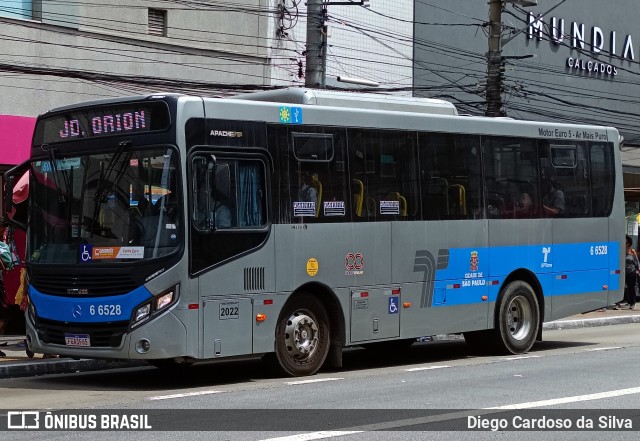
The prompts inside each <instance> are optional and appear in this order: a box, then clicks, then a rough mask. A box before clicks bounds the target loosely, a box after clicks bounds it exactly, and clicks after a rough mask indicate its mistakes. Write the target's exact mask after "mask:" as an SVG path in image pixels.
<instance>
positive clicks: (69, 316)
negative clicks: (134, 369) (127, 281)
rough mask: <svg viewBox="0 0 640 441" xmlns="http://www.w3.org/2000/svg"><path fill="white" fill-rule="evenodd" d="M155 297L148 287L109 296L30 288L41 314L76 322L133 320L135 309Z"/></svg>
mask: <svg viewBox="0 0 640 441" xmlns="http://www.w3.org/2000/svg"><path fill="white" fill-rule="evenodd" d="M151 297H153V296H152V294H151V293H150V292H149V290H147V289H146V288H145V287H144V286H141V287H139V288H136V289H135V290H133V291H131V292H129V293H127V294H121V295H116V296H106V297H80V296H78V297H63V296H52V295H47V294H44V293H41V292H40V291H38V290H37V289H35V288H34V287H33V286H30V287H29V301H31V302H33V305H34V306H35V308H36V313H37V314H38V317H42V318H45V319H49V320H57V321H64V322H73V323H102V322H114V321H125V320H126V321H129V320H130V319H131V314H132V312H133V309H134V308H135V307H136V306H137V305H139V304H140V303H142V302H144V301H145V300H148V299H150V298H151Z"/></svg>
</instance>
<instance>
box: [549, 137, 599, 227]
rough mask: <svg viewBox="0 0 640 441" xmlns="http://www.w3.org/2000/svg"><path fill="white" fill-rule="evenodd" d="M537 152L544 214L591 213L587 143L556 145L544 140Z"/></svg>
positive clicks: (579, 215) (566, 215) (574, 215)
mask: <svg viewBox="0 0 640 441" xmlns="http://www.w3.org/2000/svg"><path fill="white" fill-rule="evenodd" d="M538 152H539V157H540V168H541V176H542V179H541V181H540V195H541V197H542V217H545V216H546V217H589V216H591V188H590V184H589V162H588V156H587V145H586V143H585V142H574V143H571V144H564V145H555V144H548V143H546V142H541V144H540V148H539V150H538Z"/></svg>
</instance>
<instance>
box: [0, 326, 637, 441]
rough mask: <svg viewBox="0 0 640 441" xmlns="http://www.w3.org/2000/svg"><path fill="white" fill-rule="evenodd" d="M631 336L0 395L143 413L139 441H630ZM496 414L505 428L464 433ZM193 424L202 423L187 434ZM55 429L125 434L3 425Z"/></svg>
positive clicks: (29, 385) (108, 374) (63, 383)
mask: <svg viewBox="0 0 640 441" xmlns="http://www.w3.org/2000/svg"><path fill="white" fill-rule="evenodd" d="M639 336H640V324H629V325H617V326H606V327H597V328H581V329H569V330H558V331H548V332H545V341H544V342H541V343H538V344H537V345H536V346H535V347H534V349H533V350H532V351H531V352H530V353H529V354H526V355H524V356H519V357H510V356H475V355H470V354H469V351H468V350H467V348H466V346H465V344H464V342H463V341H442V342H429V343H421V344H416V345H414V347H412V348H411V349H409V350H408V351H405V352H401V353H389V352H385V351H380V350H364V349H358V350H351V351H348V352H347V353H346V354H345V366H344V368H343V369H341V370H339V371H335V372H332V371H323V372H320V373H319V374H318V375H315V376H313V377H308V378H282V377H274V376H272V375H270V374H269V373H268V372H266V371H265V369H264V365H263V364H262V363H261V362H259V361H251V362H234V363H226V364H216V365H208V366H199V367H196V368H194V369H191V370H189V371H187V372H180V373H175V372H173V373H167V372H163V371H160V370H158V369H155V368H147V367H140V368H130V369H120V370H109V371H97V372H84V373H76V374H65V375H49V376H42V377H30V378H15V379H3V380H0V402H2V403H3V405H2V407H3V408H5V409H20V410H41V411H45V410H49V409H52V410H53V414H54V415H62V414H65V413H67V414H69V413H73V412H69V411H68V409H89V410H90V412H94V413H97V414H99V413H113V412H116V411H117V410H121V409H125V410H129V411H131V413H132V414H135V413H140V414H145V413H148V414H149V415H150V418H151V421H150V423H151V424H152V425H153V426H155V427H154V429H157V430H154V431H151V432H147V433H131V432H127V433H126V437H127V438H128V439H129V438H131V439H138V438H139V439H145V440H149V439H172V440H174V439H190V440H192V439H228V440H241V439H242V440H247V439H249V440H265V439H270V438H278V437H285V438H284V441H303V440H310V439H325V438H331V437H336V436H337V435H340V436H339V439H342V440H345V441H352V440H365V439H371V438H375V439H389V440H396V439H397V440H400V439H402V440H408V439H425V438H428V439H452V438H455V439H496V437H500V439H514V438H516V437H517V439H534V438H533V437H534V436H535V439H536V440H540V439H541V438H542V439H556V438H557V437H558V436H559V435H560V436H561V437H562V439H585V438H595V437H597V438H598V439H603V440H606V439H616V440H617V439H632V438H633V439H637V436H638V433H637V432H638V430H640V380H639V379H638V373H640V371H639V370H638V366H639V364H638V360H640V339H639V338H638V337H639ZM510 407H516V408H517V409H516V410H510V409H509V408H510ZM221 409H232V410H225V411H221ZM60 410H67V411H66V412H64V411H63V412H60ZM505 411H510V412H511V413H506V414H505V413H504V412H505ZM154 412H155V413H154ZM513 412H516V413H513ZM99 417H100V415H98V418H99ZM513 417H519V418H523V419H525V420H526V421H530V420H532V419H536V418H538V419H539V418H546V419H562V420H564V419H568V420H569V421H570V423H571V424H573V427H572V429H574V430H575V425H577V424H578V421H577V420H578V418H580V417H582V418H583V419H586V420H591V421H592V422H594V423H595V424H594V425H595V427H594V428H595V429H598V428H599V426H600V425H601V424H602V425H603V428H606V429H611V428H612V427H611V425H612V424H613V425H617V424H619V425H623V426H624V425H625V424H627V423H629V422H630V423H631V424H632V430H631V431H628V430H627V431H625V430H610V431H604V432H597V433H595V432H592V431H589V432H584V431H582V432H580V431H568V432H562V433H559V432H556V431H546V430H545V431H542V432H528V431H525V432H523V431H520V430H518V431H512V430H511V429H513V427H511V425H512V423H513V422H512V419H513ZM565 417H566V418H565ZM470 418H471V419H470ZM600 418H604V420H602V421H600ZM501 419H504V420H506V421H507V423H508V426H509V427H507V429H509V430H507V431H504V430H498V431H491V428H490V427H488V428H486V429H482V430H481V431H469V430H467V429H468V428H469V426H470V425H473V424H499V423H500V420H501ZM484 420H488V421H489V422H487V423H483V421H484ZM611 420H612V421H611ZM494 421H498V422H497V423H495V422H494ZM381 423H384V424H382V425H380V424H381ZM623 428H624V427H623ZM198 429H200V430H209V431H208V432H205V431H201V432H186V431H187V430H198ZM444 429H453V430H455V431H453V432H452V431H443V430H444ZM518 429H521V427H520V428H518ZM164 430H180V431H175V432H164ZM211 430H219V431H218V432H211ZM327 430H331V432H326V431H327ZM373 430H377V431H375V432H372V431H373ZM381 430H385V431H381ZM427 430H428V432H427ZM169 434H170V435H169ZM58 435H59V436H60V439H88V438H89V437H90V438H92V439H93V438H95V439H122V437H123V435H125V433H124V432H92V433H91V434H89V433H87V432H55V433H52V432H47V431H41V432H24V431H12V433H11V439H56V437H58ZM427 435H428V436H427ZM586 435H588V436H586ZM0 438H2V432H0ZM7 439H8V438H7Z"/></svg>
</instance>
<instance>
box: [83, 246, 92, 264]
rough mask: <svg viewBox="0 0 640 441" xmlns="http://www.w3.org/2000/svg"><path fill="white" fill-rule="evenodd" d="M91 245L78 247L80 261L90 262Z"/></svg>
mask: <svg viewBox="0 0 640 441" xmlns="http://www.w3.org/2000/svg"><path fill="white" fill-rule="evenodd" d="M92 254H93V245H80V261H81V262H91V259H92Z"/></svg>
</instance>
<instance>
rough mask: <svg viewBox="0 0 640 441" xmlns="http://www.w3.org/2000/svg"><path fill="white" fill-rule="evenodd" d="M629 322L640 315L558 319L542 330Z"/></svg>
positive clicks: (455, 336)
mask: <svg viewBox="0 0 640 441" xmlns="http://www.w3.org/2000/svg"><path fill="white" fill-rule="evenodd" d="M629 323H640V315H620V316H615V317H597V318H588V319H574V320H557V321H554V322H548V323H543V324H542V330H543V331H556V330H561V329H577V328H592V327H595V326H609V325H626V324H629ZM431 340H432V341H445V340H449V341H452V340H464V337H463V335H462V334H438V335H434V336H432V337H431Z"/></svg>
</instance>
